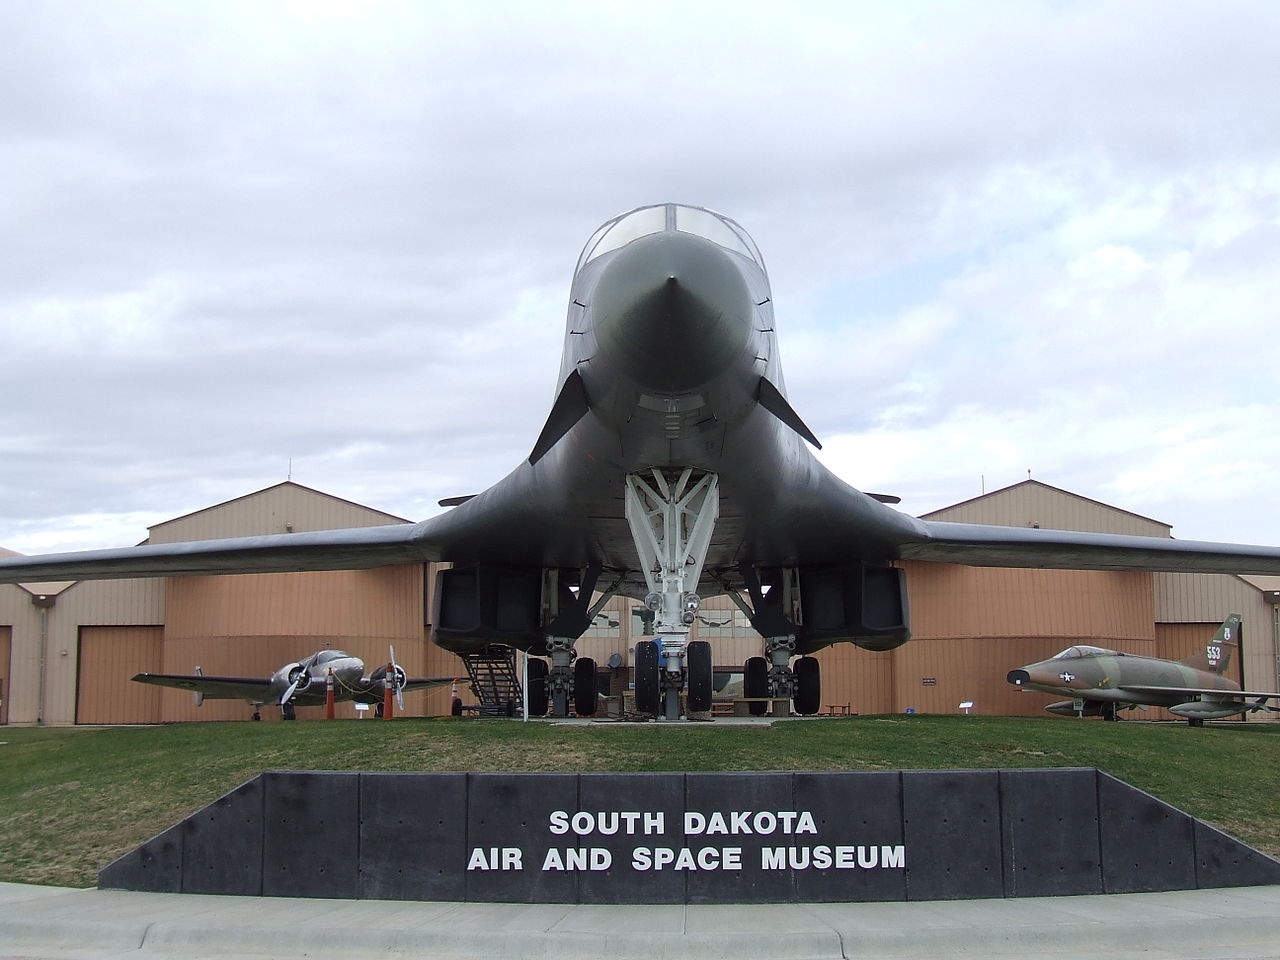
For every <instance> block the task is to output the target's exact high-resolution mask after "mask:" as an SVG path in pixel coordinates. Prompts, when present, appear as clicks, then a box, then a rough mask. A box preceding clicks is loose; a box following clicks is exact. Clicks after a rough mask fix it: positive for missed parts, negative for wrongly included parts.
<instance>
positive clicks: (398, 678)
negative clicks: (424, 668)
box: [387, 644, 409, 713]
mask: <svg viewBox="0 0 1280 960" xmlns="http://www.w3.org/2000/svg"><path fill="white" fill-rule="evenodd" d="M387 651H388V652H389V653H390V654H391V670H392V674H391V683H392V684H393V685H394V686H395V690H396V706H397V707H398V708H399V709H400V712H401V713H404V685H405V684H406V683H408V682H409V675H408V674H407V673H405V672H404V668H403V667H401V666H400V664H398V663H396V648H395V647H394V646H392V645H390V644H388V645H387Z"/></svg>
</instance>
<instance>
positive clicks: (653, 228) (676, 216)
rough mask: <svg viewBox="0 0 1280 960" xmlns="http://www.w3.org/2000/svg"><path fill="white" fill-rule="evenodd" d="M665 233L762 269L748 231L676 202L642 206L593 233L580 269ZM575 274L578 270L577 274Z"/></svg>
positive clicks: (708, 213) (698, 208)
mask: <svg viewBox="0 0 1280 960" xmlns="http://www.w3.org/2000/svg"><path fill="white" fill-rule="evenodd" d="M664 230H679V231H681V232H682V233H691V234H693V235H694V236H698V237H702V238H703V239H705V240H710V241H712V242H713V243H718V244H719V245H720V246H722V247H724V248H725V249H727V250H732V251H733V252H734V253H737V254H740V255H742V256H744V257H747V258H748V259H750V260H754V261H755V262H756V263H757V264H759V265H760V266H761V267H762V268H763V267H764V260H763V259H761V257H760V251H759V250H758V249H756V245H755V244H754V243H753V242H752V241H751V237H749V236H748V235H747V232H746V231H745V230H743V229H742V227H740V226H738V225H737V224H736V223H734V222H733V221H732V220H730V219H729V218H728V217H723V216H721V215H720V214H718V213H715V212H713V211H711V210H706V209H704V208H702V207H686V206H683V205H681V204H677V203H662V204H658V205H656V206H651V207H639V208H637V209H635V210H632V211H631V212H630V213H624V214H622V216H620V217H615V218H614V219H612V220H610V221H609V222H608V223H606V224H605V225H604V226H603V227H601V228H600V229H599V230H597V231H596V232H595V233H594V234H592V236H591V239H590V240H588V241H587V245H586V247H584V248H583V250H582V256H581V257H580V258H579V259H578V268H577V269H578V270H581V269H582V267H583V266H584V265H586V264H587V263H590V262H591V261H592V260H594V259H595V258H596V257H599V256H602V255H603V254H606V253H611V252H612V251H614V250H617V249H619V248H620V247H625V246H626V245H627V244H628V243H630V242H631V241H632V240H639V239H640V238H641V237H647V236H650V235H651V234H655V233H662V232H663V231H664ZM575 272H576V271H575Z"/></svg>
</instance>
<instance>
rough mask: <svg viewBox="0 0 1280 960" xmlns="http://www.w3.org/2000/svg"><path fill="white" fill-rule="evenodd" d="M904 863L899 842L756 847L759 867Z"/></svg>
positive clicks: (898, 867)
mask: <svg viewBox="0 0 1280 960" xmlns="http://www.w3.org/2000/svg"><path fill="white" fill-rule="evenodd" d="M906 865H907V850H906V847H904V846H902V845H898V846H894V847H890V846H878V847H876V846H856V847H855V846H837V847H829V846H827V845H826V844H819V845H817V846H812V847H764V848H762V849H761V850H760V869H761V870H808V869H810V868H813V869H815V870H829V869H831V868H832V867H834V868H835V869H837V870H853V869H857V868H861V869H863V870H874V869H876V868H877V867H879V868H881V869H883V870H901V869H903V868H905V867H906Z"/></svg>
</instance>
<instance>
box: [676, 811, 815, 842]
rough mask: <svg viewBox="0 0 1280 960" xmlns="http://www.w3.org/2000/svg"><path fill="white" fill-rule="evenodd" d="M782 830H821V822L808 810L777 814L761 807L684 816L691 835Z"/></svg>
mask: <svg viewBox="0 0 1280 960" xmlns="http://www.w3.org/2000/svg"><path fill="white" fill-rule="evenodd" d="M779 831H781V832H782V833H786V834H799V833H815V834H816V833H817V832H818V827H817V824H815V823H814V821H813V814H811V813H810V812H809V811H808V810H801V811H799V812H797V811H795V810H779V811H778V812H777V813H773V812H770V811H768V810H761V811H758V812H755V813H753V812H752V811H750V810H735V811H730V812H729V813H727V814H725V813H720V812H719V811H717V812H714V813H698V812H696V811H694V810H689V811H687V812H686V813H685V815H684V833H685V836H687V837H692V836H697V835H698V834H703V833H705V834H713V833H733V834H736V833H758V834H762V835H764V836H768V835H769V834H771V833H777V832H779Z"/></svg>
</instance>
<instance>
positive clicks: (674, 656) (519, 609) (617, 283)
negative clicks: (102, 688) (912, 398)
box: [0, 203, 1280, 718]
mask: <svg viewBox="0 0 1280 960" xmlns="http://www.w3.org/2000/svg"><path fill="white" fill-rule="evenodd" d="M886 362H890V361H889V358H886ZM869 399H871V398H862V400H863V401H868V400H869ZM818 446H819V442H818V439H817V437H815V436H814V433H813V431H812V430H810V429H809V427H808V426H807V425H806V424H805V422H804V420H803V419H801V417H800V415H799V414H798V413H797V412H796V411H795V410H794V409H793V408H792V406H791V404H790V403H789V402H788V400H787V394H786V389H785V385H784V383H783V377H782V365H781V359H780V352H779V349H778V335H777V328H776V325H775V323H774V316H773V295H772V293H771V291H770V289H769V279H768V276H767V274H766V273H765V267H764V260H763V258H762V257H761V256H760V251H759V250H758V249H757V248H756V245H755V243H754V242H753V241H752V239H751V238H750V237H749V236H748V235H747V233H746V231H744V230H743V229H742V228H741V227H740V226H739V225H738V224H737V223H735V222H734V221H732V220H730V219H728V218H727V217H724V216H721V215H719V214H717V213H713V212H712V211H710V210H706V209H703V208H700V207H691V206H683V205H680V204H674V203H665V204H656V205H653V206H647V207H640V208H638V209H636V210H632V211H630V212H629V213H625V214H622V215H621V216H618V217H615V218H614V219H612V220H610V221H608V222H607V223H605V224H604V225H603V226H601V227H600V228H599V229H598V230H597V231H596V232H595V233H594V234H592V235H591V238H590V239H589V240H588V241H587V245H586V247H585V248H584V250H583V251H582V255H581V257H579V259H578V264H577V268H576V269H575V271H574V275H573V282H572V285H571V288H570V293H569V313H568V322H567V324H566V329H565V338H564V353H563V360H562V363H561V366H560V375H559V379H558V381H557V391H556V397H555V401H554V403H553V404H552V407H551V413H550V415H549V416H548V417H547V421H546V425H545V426H544V427H543V429H542V432H541V433H540V434H539V436H538V438H537V440H536V441H535V442H534V444H533V447H532V449H531V450H530V452H529V454H528V456H527V457H526V458H525V459H524V460H523V461H522V462H521V463H520V464H519V465H518V466H517V467H516V468H515V470H513V471H512V472H511V473H510V474H508V475H507V476H506V477H505V478H503V479H502V480H500V481H498V483H496V484H494V485H493V486H492V487H490V488H489V489H488V490H485V491H484V492H483V493H480V494H478V495H475V496H471V497H457V498H454V499H452V500H449V501H445V503H444V504H443V505H455V506H454V509H452V510H450V511H448V512H446V513H443V514H441V515H440V516H437V517H433V518H431V519H429V520H424V521H422V522H420V523H415V524H406V525H400V526H387V527H372V528H365V529H352V530H331V531H319V532H307V533H302V532H300V533H291V534H282V535H272V536H260V537H244V538H237V539H232V540H212V541H202V542H192V543H170V544H156V545H152V546H141V547H132V548H121V549H111V550H94V551H88V552H84V553H72V554H62V555H54V556H42V557H25V558H17V559H7V560H0V582H16V581H33V580H68V579H81V578H103V577H157V576H180V575H184V574H210V573H254V572H270V571H288V570H329V569H355V568H363V567H375V566H380V565H385V564H400V563H420V562H423V561H428V560H432V561H437V560H447V561H451V562H452V567H451V568H450V569H447V570H444V571H442V572H440V573H439V575H438V581H437V590H436V601H435V602H436V604H437V608H436V610H435V611H434V617H433V620H434V623H435V625H436V629H435V634H434V639H435V641H436V642H437V643H439V644H440V645H441V646H443V647H445V648H447V649H449V650H453V651H458V652H465V651H468V650H477V649H480V648H482V647H484V645H486V644H489V643H493V642H499V643H506V644H510V645H512V646H514V647H517V648H519V649H523V650H527V651H528V652H529V653H531V654H534V655H536V656H539V657H547V658H549V659H550V668H549V671H548V673H547V675H546V676H545V677H541V676H540V677H539V678H538V679H537V681H536V682H537V684H538V688H539V689H538V693H539V697H541V696H542V695H544V694H545V695H546V696H547V697H548V699H549V701H550V703H551V709H552V713H553V714H554V715H557V716H564V715H566V714H567V713H568V711H569V707H570V704H571V703H572V704H573V705H574V706H575V707H576V708H577V710H578V712H579V713H587V714H589V713H591V712H593V711H594V709H595V665H594V664H593V663H591V662H590V661H589V660H581V661H578V662H577V663H576V664H575V662H574V661H575V655H576V654H575V649H574V643H575V641H576V640H577V638H578V637H580V636H581V635H582V634H583V633H584V632H585V631H586V629H587V628H588V626H589V625H590V624H591V621H592V618H593V617H594V616H595V614H596V613H598V612H599V611H600V609H601V607H602V604H603V603H605V602H606V601H607V600H608V599H609V598H610V597H612V596H614V595H617V594H621V595H625V596H629V597H632V598H635V599H637V600H641V601H643V602H644V604H645V605H646V607H647V608H648V611H649V612H651V613H652V615H653V637H654V639H652V640H642V641H641V642H639V643H638V644H637V645H636V649H635V657H634V661H633V667H634V674H635V676H634V680H635V688H636V706H637V707H638V709H640V710H642V711H646V712H649V713H652V714H661V715H662V716H664V717H666V718H676V717H677V716H678V715H679V711H680V694H681V692H682V691H683V692H685V693H686V694H687V698H688V707H689V709H690V710H706V709H709V708H710V704H711V689H712V662H713V658H712V656H711V650H710V647H709V645H708V644H707V642H705V641H697V640H693V641H691V640H690V638H689V634H690V630H691V627H692V625H693V623H694V622H695V621H696V619H697V615H698V608H699V606H700V604H701V603H702V598H703V597H706V596H708V595H716V594H727V595H728V596H729V597H730V598H731V600H732V601H733V602H734V603H735V604H736V605H737V606H738V607H739V608H740V609H741V610H742V611H743V613H744V614H745V615H746V616H747V617H749V618H750V622H751V624H752V626H753V627H754V628H755V630H756V631H757V632H758V633H759V634H760V636H761V637H762V638H763V649H762V655H761V656H759V657H753V658H751V660H750V661H748V663H747V664H746V670H745V678H746V682H745V692H746V694H747V696H748V697H777V698H789V699H791V700H793V702H794V706H795V709H796V710H797V712H800V713H814V712H816V711H817V709H818V705H819V702H820V699H821V693H820V687H819V683H820V679H819V670H818V661H817V660H815V659H814V658H813V657H812V656H810V654H812V653H813V652H814V651H816V650H819V649H821V648H823V647H825V646H828V645H829V644H832V643H840V642H849V643H855V644H857V645H858V646H861V647H864V648H866V649H868V650H888V649H891V648H893V647H896V646H898V645H899V644H902V643H905V642H906V641H907V639H908V638H909V637H910V635H911V632H910V624H909V617H908V605H907V595H906V583H905V579H904V572H903V571H902V569H900V568H898V567H896V566H894V561H896V560H904V559H910V560H934V561H941V562H946V563H964V564H977V565H982V566H996V567H1057V568H1065V569H1100V570H1175V571H1199V572H1208V573H1254V574H1272V573H1280V549H1278V548H1275V547H1248V546H1239V545H1234V544H1215V543H1196V542H1183V541H1177V540H1171V539H1159V538H1153V537H1135V536H1114V535H1104V534H1094V533H1079V532H1070V531H1057V530H1045V529H1022V528H1016V527H1002V526H984V525H977V524H966V523H943V522H932V521H923V520H917V519H915V518H913V517H910V516H907V515H905V514H903V513H900V512H898V511H897V510H894V509H892V508H891V507H890V506H888V505H887V504H886V503H885V502H883V501H885V500H891V498H886V497H880V496H877V495H874V494H866V493H862V492H859V491H858V490H855V489H854V488H853V487H851V486H849V485H848V484H847V483H845V482H844V481H843V480H841V479H840V478H838V477H836V476H835V475H834V474H832V473H831V472H830V471H829V470H827V469H826V468H825V467H824V466H823V465H822V464H821V463H819V462H818V460H817V459H815V457H814V456H813V454H812V452H811V450H810V449H809V448H810V447H818ZM796 657H799V659H798V660H794V658H796ZM793 660H794V665H793ZM533 685H534V684H531V686H533ZM761 706H762V705H761Z"/></svg>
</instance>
